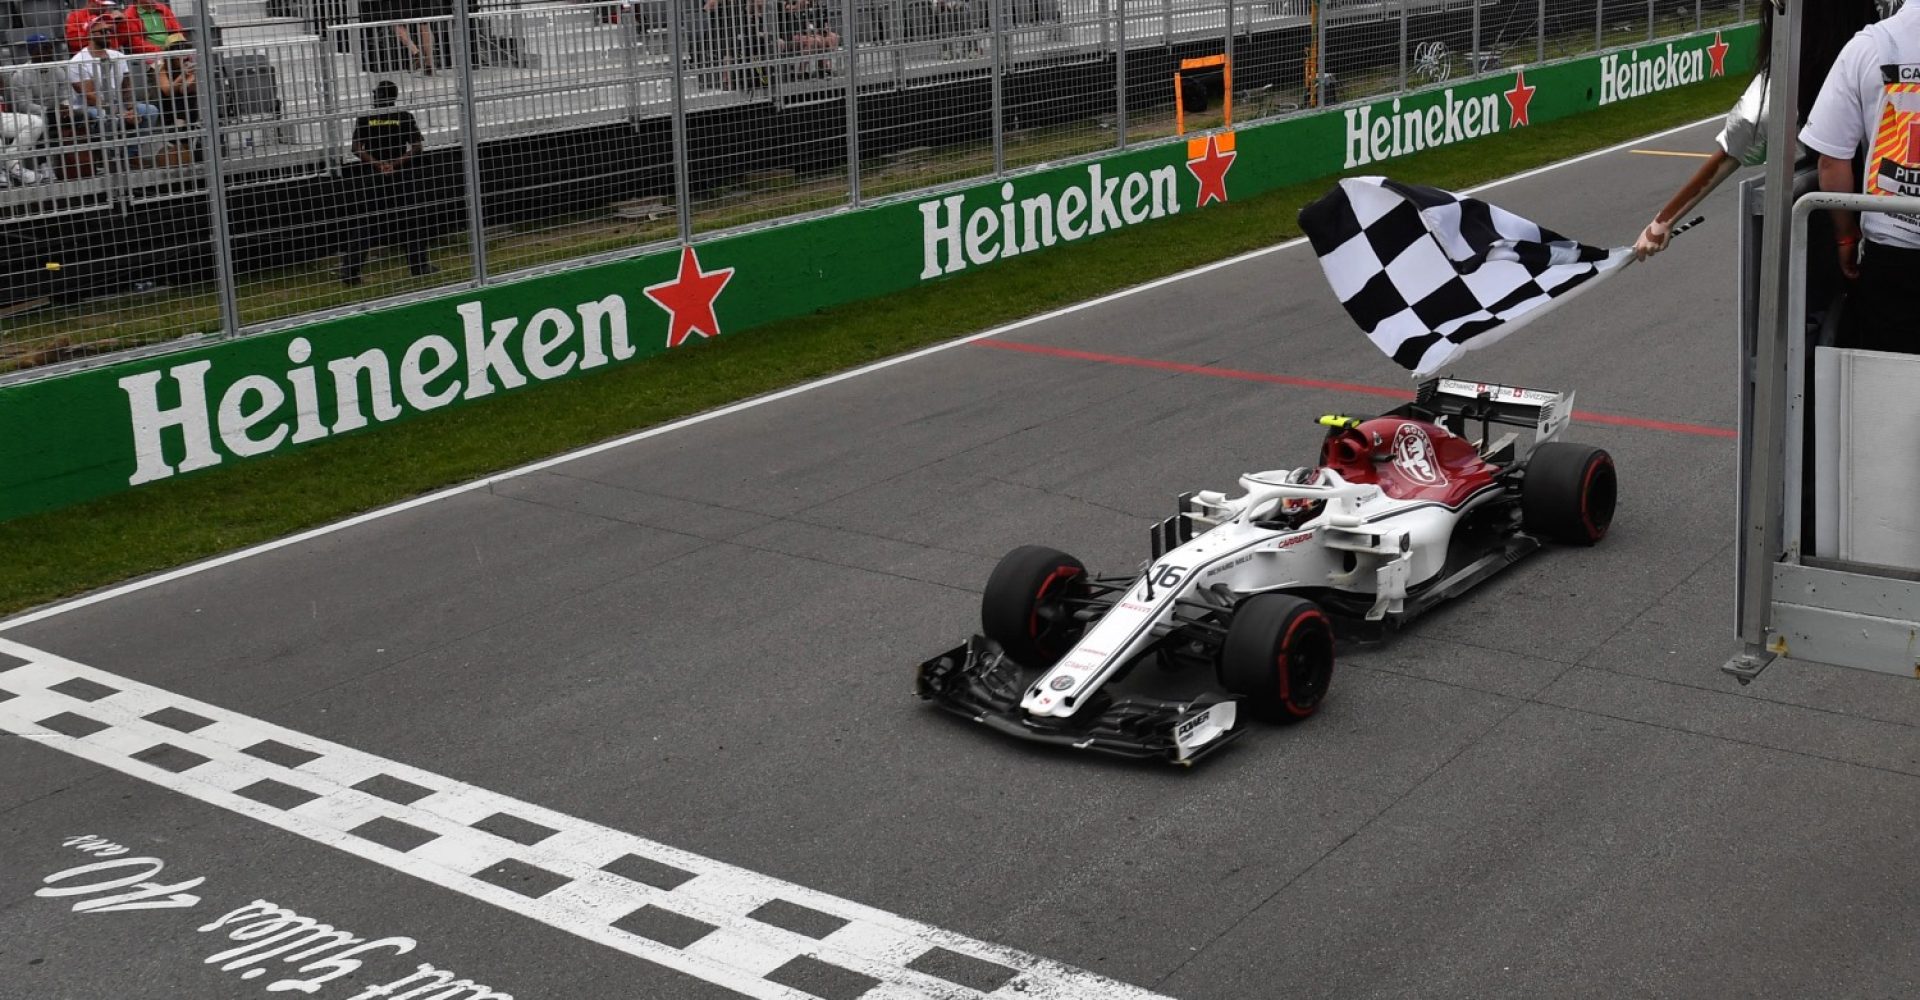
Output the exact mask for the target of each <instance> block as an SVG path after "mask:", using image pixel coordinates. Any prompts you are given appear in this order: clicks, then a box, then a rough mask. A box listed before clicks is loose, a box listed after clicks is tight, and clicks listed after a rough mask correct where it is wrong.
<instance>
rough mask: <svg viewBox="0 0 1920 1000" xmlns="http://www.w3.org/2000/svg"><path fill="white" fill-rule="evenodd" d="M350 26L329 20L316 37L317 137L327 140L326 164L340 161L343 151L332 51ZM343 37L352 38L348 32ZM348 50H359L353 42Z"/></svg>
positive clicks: (336, 80)
mask: <svg viewBox="0 0 1920 1000" xmlns="http://www.w3.org/2000/svg"><path fill="white" fill-rule="evenodd" d="M352 30H353V29H352V28H343V27H341V26H340V25H337V24H329V25H328V26H327V31H326V34H325V35H323V36H321V38H320V114H321V115H322V117H321V120H320V141H321V142H324V143H326V144H327V148H326V149H325V150H323V151H322V154H321V155H322V156H323V157H324V158H325V160H326V161H327V163H328V164H330V165H331V164H334V163H339V162H341V161H343V160H344V159H345V157H344V156H343V155H342V154H343V153H344V152H345V151H346V144H345V143H343V142H342V141H341V137H340V70H339V65H338V64H337V63H335V62H334V59H333V53H334V52H337V51H339V50H340V38H341V37H342V35H341V33H342V32H346V31H352ZM345 37H346V38H348V39H352V38H353V36H352V35H346V36H345ZM351 51H353V52H358V51H360V49H359V46H357V45H356V46H353V47H352V49H351Z"/></svg>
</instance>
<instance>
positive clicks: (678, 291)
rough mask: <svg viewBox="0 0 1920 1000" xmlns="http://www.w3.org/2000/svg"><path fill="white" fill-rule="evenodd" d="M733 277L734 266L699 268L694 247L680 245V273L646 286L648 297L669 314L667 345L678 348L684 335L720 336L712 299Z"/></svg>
mask: <svg viewBox="0 0 1920 1000" xmlns="http://www.w3.org/2000/svg"><path fill="white" fill-rule="evenodd" d="M731 280H733V268H730V267H729V268H725V269H723V270H719V271H711V272H708V271H702V270H700V257H699V255H698V254H696V253H694V252H693V247H691V246H684V247H681V248H680V273H679V274H677V275H675V276H674V278H673V280H672V281H663V282H661V283H659V284H657V285H648V286H647V287H646V293H647V298H650V299H652V300H653V301H654V303H655V304H657V305H658V306H659V307H660V308H662V309H665V310H666V311H667V313H668V318H667V346H668V347H669V348H674V347H679V346H680V345H681V344H684V343H686V342H687V337H688V336H690V335H692V334H696V333H697V334H699V335H700V336H702V337H718V336H720V321H719V320H717V319H715V318H714V316H713V301H714V300H715V299H717V298H719V297H720V292H721V290H722V289H724V288H726V287H727V282H729V281H731Z"/></svg>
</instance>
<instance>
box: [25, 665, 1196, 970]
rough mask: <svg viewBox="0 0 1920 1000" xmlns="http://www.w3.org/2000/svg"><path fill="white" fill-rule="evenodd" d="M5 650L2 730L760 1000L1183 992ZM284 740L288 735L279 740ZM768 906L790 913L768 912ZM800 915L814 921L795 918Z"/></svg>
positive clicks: (100, 673) (135, 684)
mask: <svg viewBox="0 0 1920 1000" xmlns="http://www.w3.org/2000/svg"><path fill="white" fill-rule="evenodd" d="M0 654H5V655H8V656H12V657H17V658H19V659H22V660H25V661H26V663H25V664H24V665H17V666H13V667H11V668H9V667H7V666H5V665H4V664H0V732H4V733H12V734H15V735H18V736H23V737H27V738H29V739H31V740H33V741H34V742H35V743H37V744H39V745H41V746H45V747H49V748H51V749H55V750H60V751H63V752H65V753H69V754H73V755H74V756H77V757H80V758H83V759H85V760H89V761H92V762H94V763H96V764H99V765H102V766H104V767H108V768H112V769H113V770H116V771H120V772H122V773H124V774H127V775H130V776H132V777H134V778H137V779H139V780H141V781H145V782H148V783H151V784H154V785H158V786H160V787H162V788H165V789H167V790H169V791H173V792H177V793H179V794H182V795H186V796H190V797H192V798H195V799H198V800H200V801H202V802H206V803H210V804H212V805H215V806H218V807H220V808H222V809H226V810H229V811H231V812H235V813H239V814H241V815H243V816H247V817H249V818H251V819H255V820H258V821H260V822H262V823H267V824H270V825H272V826H275V827H278V828H280V829H282V830H285V831H287V832H289V833H293V834H297V835H299V836H301V837H305V838H306V839H308V840H311V841H314V842H316V843H319V844H323V845H325V846H327V847H331V848H335V849H337V850H341V851H345V852H347V853H349V854H353V855H355V856H357V857H361V858H364V859H366V860H368V861H371V862H373V863H375V864H378V865H383V866H385V867H387V868H391V869H393V870H395V871H399V872H402V873H404V874H407V875H411V876H413V877H415V878H419V879H422V880H425V881H427V882H431V883H433V884H435V885H438V886H441V887H443V888H446V889H451V890H453V891H454V892H458V893H461V894H463V895H466V896H470V897H472V898H474V899H477V900H479V901H481V902H483V903H486V904H488V905H491V906H496V907H499V908H501V909H504V910H508V911H511V912H514V913H517V914H520V915H522V916H525V917H529V918H532V919H534V920H537V921H539V922H540V923H542V924H545V925H547V926H549V927H554V928H557V929H559V930H563V931H566V932H567V933H570V934H574V935H577V936H579V937H582V938H585V939H586V940H589V941H593V942H595V943H597V944H602V945H605V946H607V947H609V948H613V949H615V950H618V951H621V952H624V953H626V954H629V955H632V956H634V957H637V958H641V959H644V960H646V961H648V962H652V963H654V964H657V965H661V966H665V967H666V968H669V969H673V970H675V971H678V972H682V973H685V974H686V975H689V976H694V977H696V978H699V979H702V980H705V981H707V982H710V983H714V984H716V985H719V986H722V987H725V988H727V989H730V990H733V991H734V992H736V993H740V994H743V995H745V996H749V997H754V998H757V1000H809V998H811V997H812V994H810V993H806V992H804V991H803V990H800V989H796V988H794V987H792V986H788V985H783V984H782V983H781V982H778V981H776V980H774V979H770V978H768V976H769V975H770V974H773V973H775V972H776V970H778V969H780V968H781V967H782V966H785V965H787V964H788V963H790V962H793V961H794V960H796V959H810V960H811V961H813V962H824V963H826V964H828V965H831V966H835V967H836V968H838V969H842V970H850V971H851V972H854V973H857V974H858V975H860V976H864V977H866V978H867V979H870V980H872V981H873V982H872V984H871V985H869V986H868V988H867V989H865V990H864V991H862V992H861V994H860V996H861V998H862V1000H908V998H926V1000H989V998H991V1000H1003V998H1014V997H1017V998H1020V1000H1166V998H1165V997H1162V996H1161V995H1159V994H1156V993H1151V992H1149V991H1147V990H1143V989H1139V988H1137V987H1134V986H1129V985H1127V984H1125V983H1121V982H1118V981H1115V980H1112V979H1107V978H1105V977H1103V976H1099V975H1096V974H1094V973H1091V972H1087V971H1085V970H1082V969H1077V968H1074V967H1072V966H1067V965H1062V964H1060V963H1058V962H1053V961H1050V960H1047V959H1044V958H1038V957H1036V956H1033V955H1029V954H1027V953H1025V952H1021V951H1016V950H1014V949H1012V948H1006V947H1002V946H1000V945H996V944H990V943H988V942H985V941H978V940H975V939H972V938H969V937H966V936H964V935H961V934H956V933H953V932H951V931H946V930H942V929H940V928H938V927H932V926H929V925H927V924H923V923H919V922H917V921H913V920H909V919H907V918H905V917H899V916H895V915H894V914H891V913H887V912H885V911H883V910H878V909H875V908H873V907H870V906H864V905H861V904H859V903H854V902H850V901H848V900H844V899H840V898H838V897H835V896H830V895H827V894H826V893H823V892H817V891H815V890H812V889H808V888H805V887H804V886H799V885H794V884H793V883H790V882H784V881H781V880H780V879H776V878H773V877H771V876H767V875H761V874H759V873H757V872H752V871H748V870H746V869H744V868H736V867H734V866H732V865H728V864H725V863H723V862H719V861H715V860H712V859H710V858H705V857H702V856H700V855H697V854H691V853H689V852H686V851H682V850H679V849H676V848H673V847H668V846H667V845H665V844H660V843H655V842H653V841H650V840H645V839H642V838H640V837H636V836H633V835H632V834H628V833H623V832H621V831H619V830H614V829H610V828H608V827H605V826H601V825H599V824H597V823H591V822H588V821H586V820H582V819H576V818H574V817H572V816H568V815H565V814H564V813H558V812H555V811H553V810H551V809H545V808H542V807H540V806H537V805H534V804H532V803H529V802H521V801H517V800H514V799H510V798H508V797H506V796H504V795H499V794H497V793H494V792H490V791H487V790H486V789H483V788H478V787H475V786H473V785H469V784H465V783H463V782H459V781H455V780H453V779H451V778H445V777H441V776H440V775H437V774H434V773H432V772H429V771H423V770H421V769H419V768H416V767H409V766H407V765H405V764H401V763H397V762H395V761H390V760H386V759H384V758H381V757H376V756H374V755H373V754H369V753H363V752H361V751H358V750H355V749H353V748H351V747H346V746H341V745H340V744H338V743H332V742H329V741H327V740H323V739H319V738H317V737H313V736H308V735H306V734H305V733H299V732H295V731H293V730H290V729H286V728H283V727H281V726H276V725H273V724H272V723H268V722H263V721H261V720H258V719H254V718H249V717H247V716H244V715H240V714H238V713H236V712H231V711H228V710H226V709H223V708H219V707H217V706H214V705H209V704H207V703H205V702H201V701H195V700H194V699H191V698H186V697H182V696H180V695H176V694H172V693H170V692H167V691H163V690H160V689H158V688H155V687H151V686H149V685H146V684H141V683H139V682H138V681H133V680H129V679H128V678H125V677H120V676H117V675H115V674H110V673H107V672H106V671H103V670H97V669H95V668H93V667H89V666H86V665H84V664H80V663H75V662H73V661H72V660H67V659H64V658H62V657H59V656H54V655H52V654H49V653H46V652H43V651H41V650H37V649H33V648H30V647H27V646H22V645H20V644H19V643H15V642H8V641H6V640H0ZM75 681H80V682H82V686H80V687H75V686H74V682H75ZM92 685H103V686H104V687H105V688H106V689H110V690H108V691H107V692H105V693H103V692H102V689H101V688H100V687H93V686H92ZM63 686H64V687H63ZM183 712H184V713H191V715H190V716H186V715H182V714H180V713H183ZM192 716H198V717H199V718H198V719H193V718H192ZM183 727H184V728H183ZM268 740H271V741H273V742H274V743H277V744H281V746H278V747H272V748H271V749H266V748H262V747H261V744H262V743H264V742H266V741H268ZM249 748H252V749H253V751H254V753H249V752H248V750H249ZM287 748H292V750H291V751H289V750H288V749H287ZM255 754H264V755H265V756H270V757H275V758H279V760H278V761H275V760H268V759H263V757H262V756H256V755H255ZM398 782H404V783H405V784H404V785H403V784H398ZM356 786H359V787H356ZM408 786H413V787H411V788H409V787H408ZM396 790H399V793H398V794H397V793H396ZM382 791H384V792H385V795H384V796H383V795H382V794H381V792H382ZM396 799H404V800H406V801H404V802H402V801H395V800H396ZM503 815H504V816H505V817H510V818H511V819H508V820H502V819H501V817H502V816H503ZM369 824H372V826H369ZM402 824H404V825H402ZM528 824H532V826H528ZM489 831H495V832H489ZM509 835H511V836H509ZM503 864H505V865H507V866H508V869H509V871H511V872H514V873H517V874H518V875H520V876H521V878H520V879H519V880H518V881H519V884H522V885H525V886H528V888H527V890H526V891H528V892H531V891H537V890H544V891H539V892H538V895H531V896H530V895H527V894H526V893H525V892H523V891H517V890H515V889H513V888H510V887H509V886H507V885H502V884H500V883H501V882H514V881H516V880H515V879H512V878H501V877H499V876H496V877H495V878H494V880H488V879H486V878H482V877H479V876H483V875H486V874H488V873H491V872H494V871H496V870H497V869H499V868H500V866H502V865H503ZM527 866H531V868H534V869H539V871H538V872H530V871H529V869H528V867H527ZM623 872H624V874H623ZM663 874H664V875H665V876H668V877H664V878H663V877H662V875H663ZM529 876H531V877H532V880H531V881H529V880H528V877H529ZM642 879H650V880H651V881H642ZM663 883H664V885H665V887H663V885H662V884H663ZM769 904H774V909H773V910H771V911H769V910H766V909H763V908H764V907H767V906H768V905H769ZM796 907H798V908H800V909H799V910H798V911H796V910H795V909H794V908H796ZM643 908H647V909H648V910H649V912H648V914H647V915H646V917H645V918H644V920H643V922H642V923H640V924H631V923H629V922H628V921H627V919H626V918H628V917H629V916H631V915H633V914H635V912H636V911H639V910H641V909H643ZM658 911H665V912H664V913H661V912H658ZM807 911H811V913H807ZM796 912H799V913H802V914H805V915H806V923H800V924H796V923H794V921H795V918H794V917H793V916H790V915H789V916H785V917H784V918H783V916H782V914H793V913H796ZM783 919H784V920H785V921H787V924H788V925H787V926H783V925H782V924H781V921H782V920H783ZM662 920H665V921H668V924H667V926H668V927H670V928H672V929H673V932H672V933H669V934H668V935H666V936H668V937H675V938H678V941H677V943H665V942H662V941H659V940H655V939H653V938H650V937H648V936H646V932H647V928H649V927H653V928H656V929H655V930H654V933H656V934H658V933H661V932H660V931H659V930H658V929H657V928H658V927H659V926H660V923H659V922H660V921H662ZM770 920H771V921H774V922H772V923H769V922H767V921H770ZM622 924H627V925H628V926H629V927H632V928H634V929H624V928H623V927H622V926H621V925H622ZM809 925H810V929H804V930H802V929H794V928H795V927H801V928H807V927H808V926H809ZM688 938H691V940H689V939H688ZM941 952H953V953H958V954H960V955H964V956H967V958H970V959H973V960H974V961H975V963H980V964H974V965H972V966H971V968H972V969H973V971H974V974H975V975H977V976H978V977H979V978H977V979H975V980H974V982H975V983H976V984H980V985H978V986H970V985H965V984H962V983H959V982H955V981H952V980H948V979H944V978H941V977H940V976H938V975H934V974H930V973H928V972H923V971H919V970H918V969H916V968H914V967H913V966H914V964H915V963H916V962H919V961H921V960H923V959H924V960H927V961H935V962H937V963H948V964H950V963H951V962H952V959H951V958H950V957H947V956H944V955H941V954H940V953H941ZM802 964H803V965H805V964H807V963H802ZM842 975H844V973H842Z"/></svg>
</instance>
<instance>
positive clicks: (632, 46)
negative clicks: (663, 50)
mask: <svg viewBox="0 0 1920 1000" xmlns="http://www.w3.org/2000/svg"><path fill="white" fill-rule="evenodd" d="M667 2H668V3H679V2H680V0H667ZM604 9H605V8H596V9H595V10H594V12H593V13H594V16H595V17H598V16H599V15H600V12H601V11H602V10H604ZM613 9H614V12H615V13H616V14H625V15H626V16H625V17H622V18H620V34H621V36H622V37H621V39H620V47H621V55H622V57H623V61H624V62H625V63H626V69H627V117H628V119H629V120H630V121H636V122H637V121H639V119H640V51H639V50H640V8H639V7H636V6H634V5H633V4H629V3H621V4H618V5H617V6H615V7H614V8H613Z"/></svg>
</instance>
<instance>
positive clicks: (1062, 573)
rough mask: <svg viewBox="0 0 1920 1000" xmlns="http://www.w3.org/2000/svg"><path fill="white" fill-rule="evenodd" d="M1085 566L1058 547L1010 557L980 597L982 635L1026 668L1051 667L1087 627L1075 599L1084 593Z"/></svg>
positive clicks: (1029, 548)
mask: <svg viewBox="0 0 1920 1000" xmlns="http://www.w3.org/2000/svg"><path fill="white" fill-rule="evenodd" d="M1086 577H1087V568H1086V567H1085V566H1083V565H1081V564H1080V560H1078V559H1075V558H1074V557H1072V556H1070V555H1067V554H1066V553H1065V552H1061V551H1059V550H1057V549H1050V548H1047V547H1045V546H1041V545H1022V546H1020V547H1019V548H1017V549H1014V550H1013V551H1012V552H1009V553H1007V554H1006V556H1005V557H1003V558H1002V559H1001V560H1000V565H998V566H995V567H994V568H993V575H992V576H989V577H988V578H987V589H986V592H985V593H984V594H982V595H981V597H980V631H981V632H982V633H983V634H985V635H986V637H987V638H989V639H992V640H993V641H994V642H997V643H999V644H1000V648H1001V649H1003V650H1005V651H1006V654H1007V655H1008V656H1010V657H1012V658H1013V661H1014V662H1015V663H1018V664H1020V665H1021V666H1024V667H1030V668H1033V669H1039V668H1042V667H1050V666H1052V665H1053V663H1054V661H1056V660H1058V659H1060V657H1062V656H1064V655H1066V652H1067V650H1069V649H1072V648H1073V644H1074V643H1076V642H1078V641H1079V640H1080V633H1082V632H1084V631H1086V623H1085V622H1082V621H1080V620H1079V619H1077V618H1075V617H1074V611H1075V609H1076V605H1075V604H1074V603H1072V601H1073V600H1074V599H1077V598H1081V597H1084V596H1085V595H1086Z"/></svg>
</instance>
